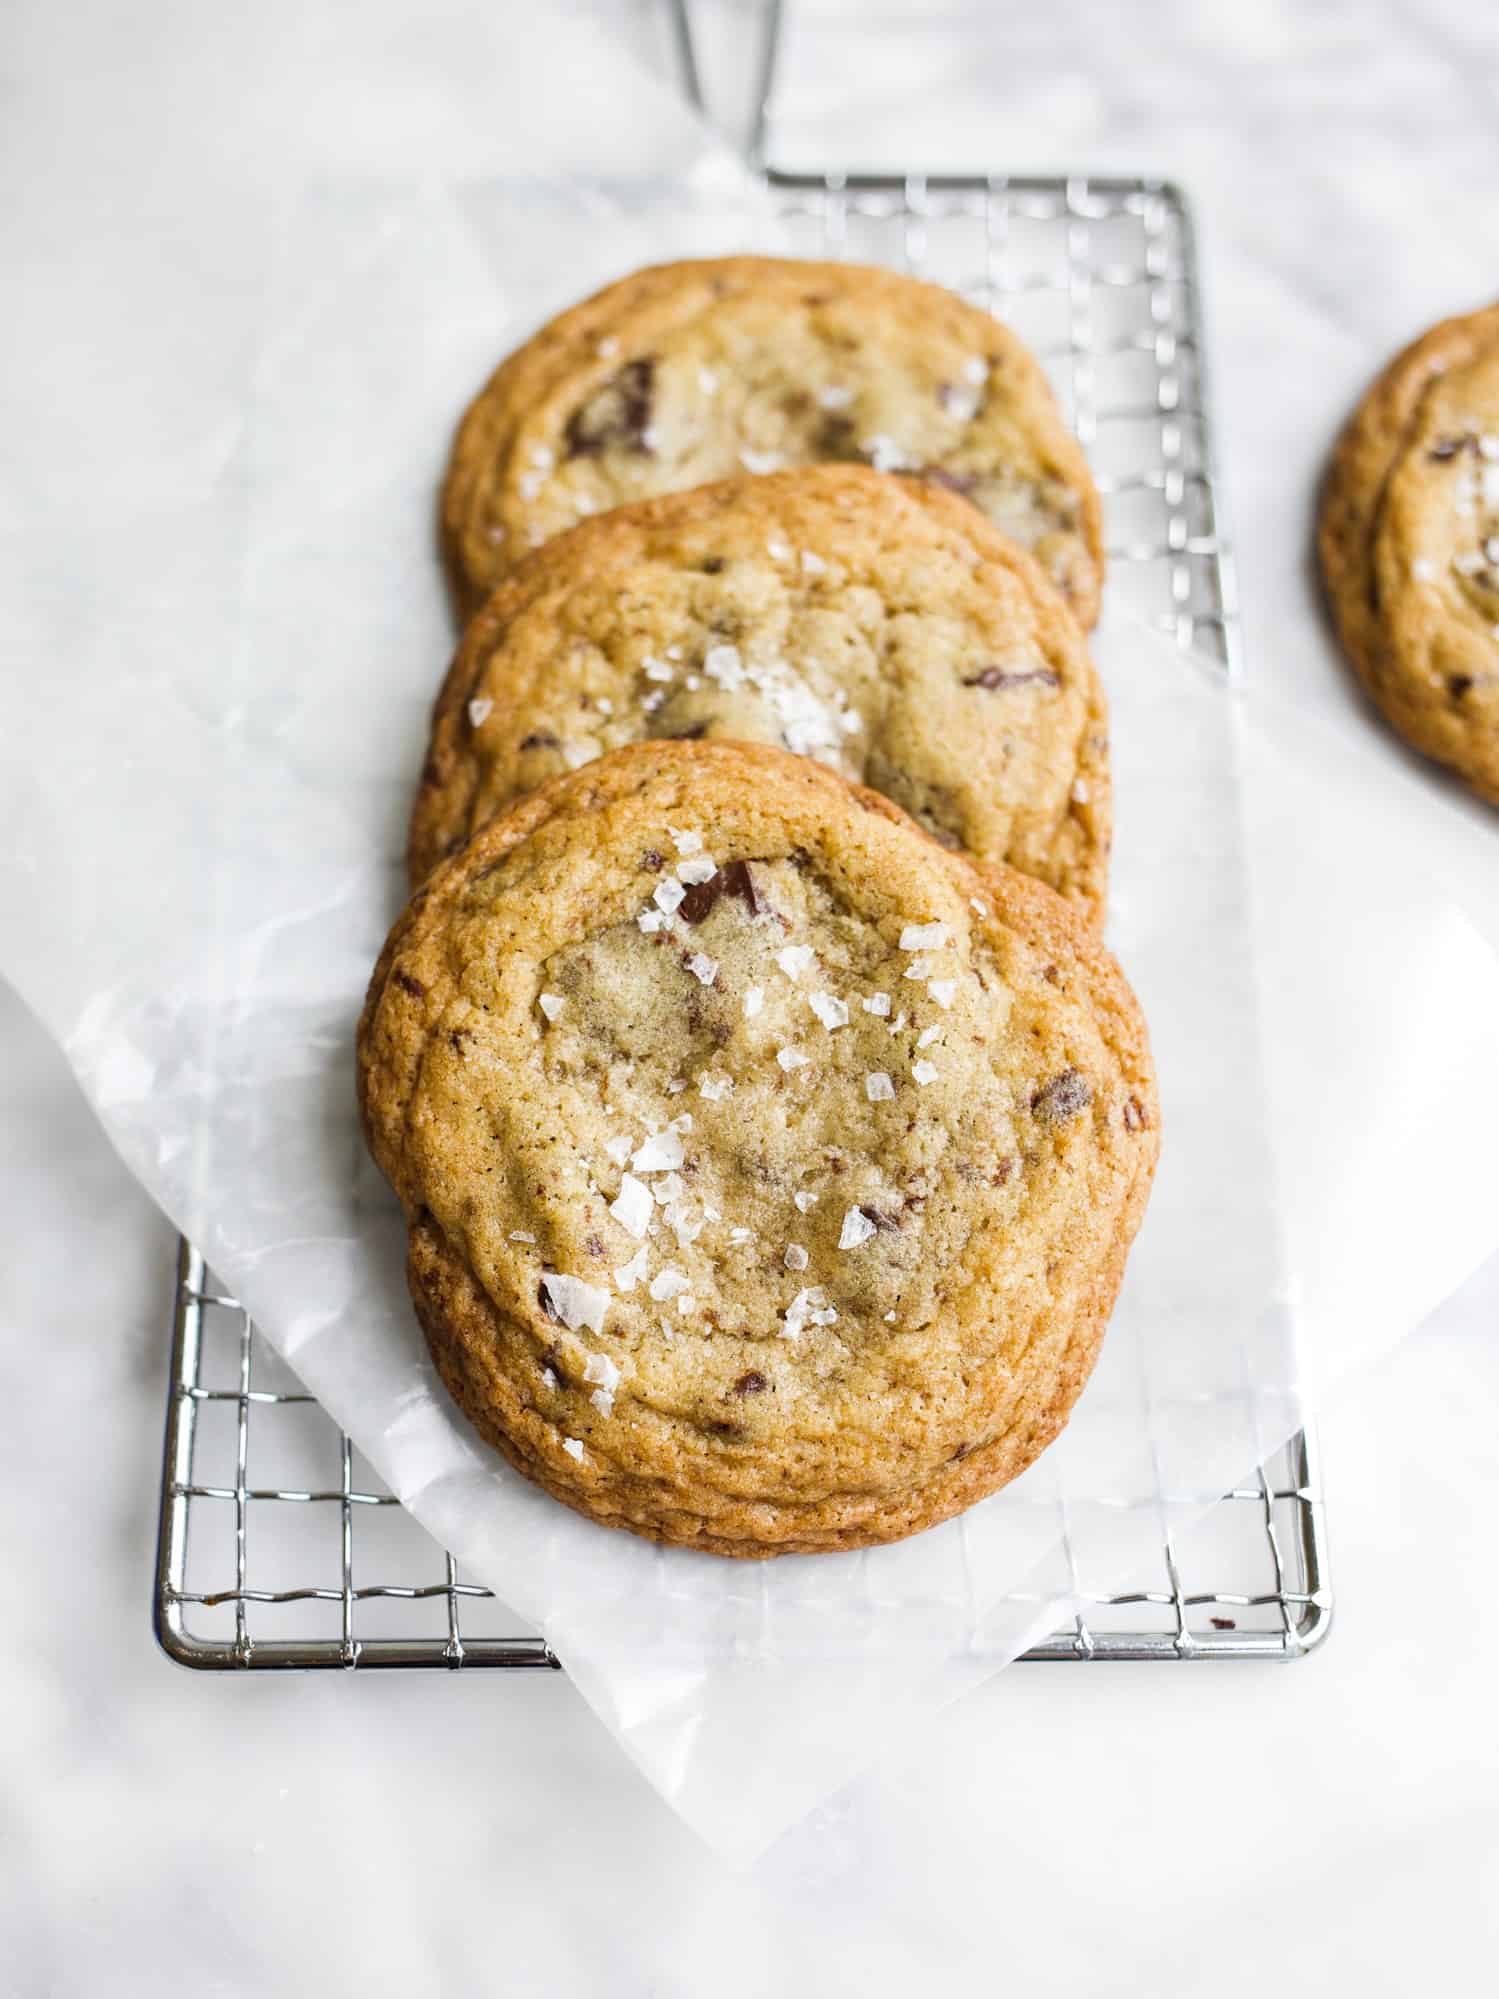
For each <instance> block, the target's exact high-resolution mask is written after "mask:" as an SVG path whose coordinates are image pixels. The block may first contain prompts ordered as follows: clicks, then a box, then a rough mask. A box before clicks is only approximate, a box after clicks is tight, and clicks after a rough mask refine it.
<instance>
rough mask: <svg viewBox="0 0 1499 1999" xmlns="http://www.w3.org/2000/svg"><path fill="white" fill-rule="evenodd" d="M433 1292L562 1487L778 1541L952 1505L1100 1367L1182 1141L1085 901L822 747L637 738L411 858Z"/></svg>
mask: <svg viewBox="0 0 1499 1999" xmlns="http://www.w3.org/2000/svg"><path fill="white" fill-rule="evenodd" d="M359 1083H360V1099H361V1106H362V1110H363V1114H364V1119H365V1127H366V1132H367V1135H368V1138H369V1141H370V1144H371V1147H372V1149H373V1151H374V1154H375V1157H376V1159H377V1160H378V1162H379V1163H380V1165H381V1167H382V1169H383V1170H384V1172H385V1173H386V1175H387V1177H388V1178H389V1179H390V1181H391V1182H392V1184H393V1186H394V1187H395V1189H396V1191H397V1193H398V1194H399V1196H400V1198H401V1201H402V1203H403V1206H404V1208H405V1211H406V1215H407V1221H408V1227H409V1231H410V1242H409V1270H410V1278H411V1288H412V1295H413V1299H414V1301H415V1304H416V1309H417V1313H418V1316H419V1318H420V1320H421V1323H422V1325H423V1327H424V1329H425V1332H426V1335H427V1339H428V1342H429V1344H430V1346H431V1350H432V1353H433V1355H434V1358H435V1360H436V1362H437V1365H438V1368H439V1370H440V1372H441V1374H442V1376H443V1378H444V1380H445V1381H446V1383H447V1384H448V1387H449V1388H450V1390H451V1391H452V1393H453V1394H454V1396H455V1398H456V1400H457V1401H458V1403H459V1404H460V1406H461V1407H462V1408H463V1409H464V1411H465V1412H466V1413H467V1415H468V1417H469V1418H470V1420H471V1421H472V1422H473V1424H474V1425H475V1427H476V1429H477V1430H478V1431H479V1433H480V1434H481V1435H482V1436H483V1437H484V1438H485V1439H487V1441H488V1442H489V1443H491V1444H492V1445H494V1446H495V1447H496V1448H497V1449H498V1450H500V1451H501V1452H502V1453H503V1454H504V1456H505V1457H506V1458H507V1459H508V1460H509V1461H510V1462H511V1464H513V1465H514V1466H516V1467H517V1468H518V1469H520V1470H521V1471H522V1472H524V1473H525V1475H526V1476H528V1477H529V1478H532V1479H534V1480H536V1481H537V1482H538V1483H540V1484H541V1485H542V1486H544V1487H545V1488H546V1489H547V1490H548V1491H549V1492H551V1493H552V1494H554V1495H555V1496H556V1497H557V1498H559V1499H561V1500H563V1501H565V1502H566V1503H567V1504H568V1505H570V1506H572V1507H575V1508H577V1509H578V1510H579V1511H581V1512H583V1513H585V1514H588V1515H590V1516H591V1517H593V1518H594V1519H596V1520H599V1521H602V1522H606V1523H608V1524H612V1525H616V1526H621V1527H626V1528H629V1529H632V1530H633V1531H635V1532H637V1533H640V1534H644V1535H646V1536H648V1537H651V1538H655V1539H659V1540H665V1541H671V1542H676V1543H680V1544H682V1545H685V1546H688V1547H693V1548H699V1549H705V1550H710V1551H713V1552H717V1553H720V1554H727V1555H738V1556H749V1557H758V1556H765V1555H771V1554H776V1553H782V1552H790V1551H815V1550H821V1549H840V1548H853V1547H859V1546H865V1545H870V1544H874V1543H878V1542H883V1541H889V1540H894V1539H897V1538H899V1537H901V1536H903V1535H906V1534H910V1533H913V1532H916V1531H917V1530H919V1529H921V1528H924V1527H927V1526H930V1525H933V1524H934V1523H936V1522H938V1521H940V1520H943V1519H946V1518H948V1517H949V1516H950V1515H952V1514H953V1513H955V1512H958V1511H959V1510H961V1509H962V1508H964V1507H966V1506H968V1505H971V1504H972V1503H973V1502H974V1501H976V1500H978V1499H980V1498H982V1497H983V1496H984V1495H985V1494H987V1493H989V1492H992V1491H993V1490H995V1489H996V1488H997V1487H999V1486H1001V1485H1003V1484H1005V1483H1006V1482H1007V1481H1008V1480H1010V1479H1011V1478H1013V1477H1015V1476H1016V1474H1017V1473H1019V1472H1020V1471H1022V1470H1023V1469H1024V1468H1025V1466H1026V1465H1027V1464H1029V1463H1030V1462H1031V1461H1032V1460H1033V1459H1034V1458H1035V1457H1036V1455H1037V1454H1038V1453H1039V1452H1040V1451H1041V1450H1042V1449H1043V1448H1044V1447H1045V1446H1046V1444H1047V1443H1049V1442H1050V1441H1051V1439H1052V1438H1053V1437H1055V1436H1056V1434H1057V1433H1058V1432H1059V1430H1060V1429H1061V1427H1062V1425H1063V1424H1064V1422H1065V1420H1066V1417H1067V1413H1068V1411H1069V1410H1070V1408H1071V1406H1072V1403H1073V1402H1074V1400H1075V1399H1076V1396H1077V1395H1078V1393H1079V1391H1080V1390H1081V1388H1082V1386H1083V1383H1084V1382H1085V1380H1086V1378H1087V1375H1088V1372H1089V1370H1090V1368H1091V1366H1092V1363H1093V1360H1094V1357H1095V1355H1096V1352H1097V1349H1098V1345H1099V1342H1100V1340H1101V1338H1102V1335H1103V1330H1104V1325H1105V1322H1106V1320H1107V1317H1108V1314H1109V1311H1110V1309H1111V1307H1112V1305H1113V1301H1114V1298H1115V1295H1116V1293H1117V1291H1118V1287H1119V1284H1120V1281H1121V1278H1122V1274H1123V1268H1124V1260H1125V1255H1126V1252H1127V1250H1128V1246H1129V1243H1130V1241H1131V1240H1132V1238H1133V1236H1134V1233H1135V1230H1136V1228H1137V1227H1138V1225H1139V1222H1140V1219H1141V1216H1142V1213H1143V1210H1144V1205H1145V1201H1146V1197H1147V1193H1148V1189H1149V1184H1150V1179H1151V1175H1152V1172H1153V1170H1154V1163H1155V1157H1156V1150H1157V1138H1158V1132H1157V1126H1158V1111H1157V1104H1156V1096H1155V1089H1154V1081H1153V1075H1152V1070H1151V1064H1150V1056H1149V1050H1148V1046H1147V1041H1146V1034H1145V1028H1144V1024H1143V1022H1142V1020H1141V1018H1140V1014H1139V1010H1138V1007H1137V1006H1136V1004H1135V1002H1134V999H1133V997H1132V995H1131V993H1130V991H1129V989H1128V987H1127V985H1126V984H1125V982H1124V980H1123V978H1122V976H1121V974H1120V973H1119V971H1118V968H1117V967H1116V966H1115V964H1114V962H1113V960H1112V959H1111V958H1110V957H1109V955H1108V954H1107V953H1106V952H1105V951H1104V949H1103V948H1102V946H1101V945H1100V944H1099V943H1098V942H1097V941H1096V939H1095V938H1094V937H1093V936H1092V934H1091V932H1090V931H1089V930H1088V928H1087V927H1086V925H1085V924H1084V923H1083V922H1082V921H1081V919H1080V918H1079V916H1078V915H1077V914H1076V912H1074V911H1073V910H1072V909H1071V908H1069V906H1068V905H1067V904H1065V903H1064V902H1063V901H1062V900H1061V899H1060V898H1059V897H1057V896H1055V895H1054V894H1053V893H1052V892H1051V891H1049V890H1047V889H1045V888H1043V887H1041V886H1040V885H1039V884H1037V883H1035V882H1033V881H1030V880H1029V879H1027V878H1026V877H1024V876H1022V875H1020V874H1018V873H1016V872H1015V871H1013V870H1010V869H1005V868H986V867H983V866H981V865H979V864H977V863H974V862H972V861H970V860H969V859H968V858H967V857H965V856H963V855H960V854H957V853H952V852H948V851H945V850H944V849H942V848H940V847H939V846H937V845H936V844H935V843H933V842H932V841H931V840H929V839H927V838H925V837H923V836H922V835H921V834H920V833H919V831H918V830H917V829H916V828H915V826H914V825H913V824H912V823H911V822H910V821H909V820H908V819H907V818H906V817H905V816H904V815H903V814H902V813H900V812H899V811H898V810H897V809H896V808H895V807H893V806H891V805H890V804H889V803H888V802H887V801H886V800H884V799H882V798H880V797H879V796H878V795H876V794H875V793H872V792H869V791H867V790H862V789H859V788H856V787H854V786H852V785H850V784H848V783H847V782H846V781H845V780H843V779H842V778H840V777H838V776H837V775H836V774H834V773H833V772H830V771H828V770H826V769H824V768H822V767H821V766H819V765H817V764H815V763H813V762H811V761H809V760H807V759H806V758H802V757H797V756H792V755H789V754H787V753H785V752H783V751H778V750H772V749H768V748H760V747H752V746H746V745H740V744H731V743H712V742H709V743H644V744H636V745H634V746H631V747H629V748H626V749H622V750H617V751H614V752H612V753H611V754H610V755H608V756H607V757H605V758H602V759H600V760H598V761H597V762H594V763H591V764H589V765H587V766H586V767H584V768H583V769H580V770H578V771H575V772H573V773H570V774H568V775H566V776H563V777H561V778H558V779H555V780H553V781H552V782H551V783H550V784H548V785H546V786H545V787H544V788H543V789H542V790H540V791H538V792H535V793H533V794H531V795H530V796H529V797H527V798H524V799H522V800H520V801H518V802H517V803H516V804H514V805H513V806H512V807H511V808H510V809H509V810H508V811H506V812H505V813H503V814H501V815H500V816H499V817H498V818H495V819H493V820H491V821H490V822H489V823H488V824H487V825H486V826H484V827H483V828H481V830H480V831H479V832H478V833H477V834H476V835H475V837H474V838H473V839H472V840H471V841H470V842H469V843H468V845H467V846H466V847H465V848H464V849H463V850H462V851H461V852H460V853H459V854H458V855H457V856H456V857H454V858H453V859H452V860H450V861H448V862H447V863H445V864H444V865H443V866H442V867H440V868H439V869H438V870H437V872H436V873H435V874H434V875H433V876H432V877H430V878H429V880H428V882H427V883H426V884H425V886H424V887H423V888H422V889H420V890H419V891H418V892H417V894H416V895H415V896H414V897H413V899H412V902H411V904H410V905H409V907H408V909H407V911H406V913H405V915H404V916H403V917H402V918H401V920H400V921H399V923H398V924H397V926H396V928H395V930H394V931H393V932H392V935H391V937H390V939H389V941H388V942H387V945H386V948H385V951H384V953H383V955H382V957H381V960H380V964H379V966H378V967H377V969H376V972H375V975H374V978H373V980H372V982H371V985H370V991H369V996H368V1000H367V1003H366V1007H365V1012H364V1016H363V1019H362V1021H361V1025H360V1034H359Z"/></svg>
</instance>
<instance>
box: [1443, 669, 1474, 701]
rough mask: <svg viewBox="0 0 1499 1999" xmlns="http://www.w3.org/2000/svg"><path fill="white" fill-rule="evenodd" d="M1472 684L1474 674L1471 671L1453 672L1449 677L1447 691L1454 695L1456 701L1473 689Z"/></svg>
mask: <svg viewBox="0 0 1499 1999" xmlns="http://www.w3.org/2000/svg"><path fill="white" fill-rule="evenodd" d="M1472 686H1473V676H1472V674H1471V673H1453V674H1449V675H1448V677H1447V692H1448V693H1449V694H1450V695H1451V696H1452V698H1453V700H1454V701H1461V700H1462V698H1463V696H1464V695H1465V694H1467V693H1468V692H1469V691H1470V690H1471V688H1472Z"/></svg>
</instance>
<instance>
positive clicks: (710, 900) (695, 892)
mask: <svg viewBox="0 0 1499 1999" xmlns="http://www.w3.org/2000/svg"><path fill="white" fill-rule="evenodd" d="M725 895H731V896H738V898H739V899H740V901H741V902H742V903H743V904H744V906H745V908H746V909H747V910H748V911H749V913H750V915H751V916H758V915H759V914H760V911H761V910H762V908H763V907H764V904H763V903H762V902H761V899H760V891H759V890H758V888H756V886H755V877H754V875H753V874H752V873H751V872H750V866H749V863H748V861H730V863H729V865H728V866H727V867H726V868H720V869H719V870H718V872H717V874H712V875H709V877H708V879H707V880H706V881H705V882H694V883H693V884H692V886H691V888H689V889H688V891H687V893H686V894H685V895H684V896H683V897H682V900H681V901H680V902H679V903H678V904H677V914H678V916H680V917H681V919H682V921H683V922H684V923H693V924H696V923H701V922H702V920H703V918H704V917H705V916H706V915H707V914H708V912H709V910H711V909H712V908H713V906H714V904H715V903H716V902H717V901H718V900H719V898H720V897H721V896H725Z"/></svg>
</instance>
